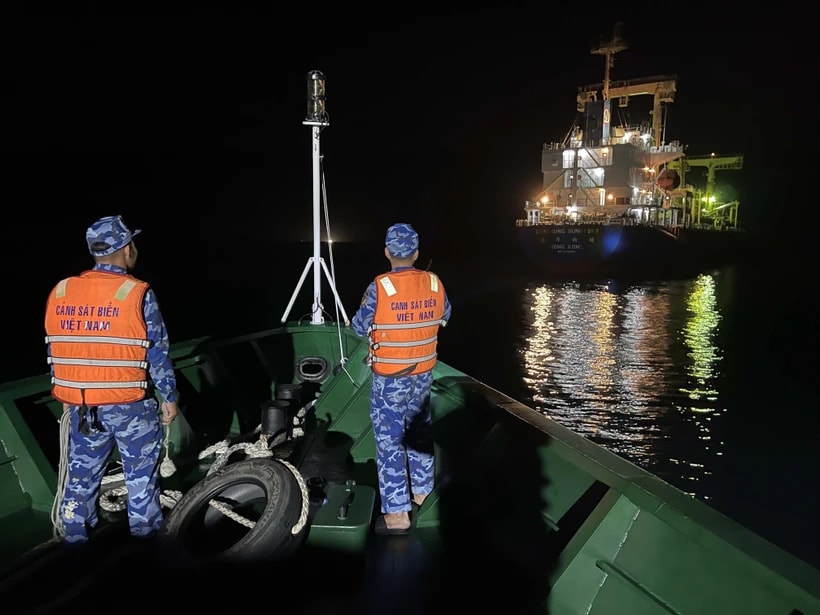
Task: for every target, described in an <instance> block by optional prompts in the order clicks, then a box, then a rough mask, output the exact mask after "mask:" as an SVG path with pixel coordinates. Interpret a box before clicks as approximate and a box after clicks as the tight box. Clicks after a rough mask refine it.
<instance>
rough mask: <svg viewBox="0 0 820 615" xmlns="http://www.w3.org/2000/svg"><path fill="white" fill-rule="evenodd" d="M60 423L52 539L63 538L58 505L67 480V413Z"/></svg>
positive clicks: (69, 423)
mask: <svg viewBox="0 0 820 615" xmlns="http://www.w3.org/2000/svg"><path fill="white" fill-rule="evenodd" d="M59 423H60V460H59V463H58V466H57V490H56V493H55V494H54V502H53V503H52V505H51V525H52V527H53V528H54V537H55V538H62V537H63V536H65V525H63V518H62V516H61V515H60V504H61V503H62V501H63V494H64V493H65V484H66V480H68V432H69V430H70V425H71V417H70V416H69V413H68V412H66V411H63V413H62V415H60V419H59Z"/></svg>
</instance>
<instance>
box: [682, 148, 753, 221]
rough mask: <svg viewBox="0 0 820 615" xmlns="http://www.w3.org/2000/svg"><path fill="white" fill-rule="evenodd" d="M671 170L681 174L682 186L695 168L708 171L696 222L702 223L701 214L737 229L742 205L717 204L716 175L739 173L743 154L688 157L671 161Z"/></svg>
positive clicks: (695, 214)
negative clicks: (739, 209) (721, 220)
mask: <svg viewBox="0 0 820 615" xmlns="http://www.w3.org/2000/svg"><path fill="white" fill-rule="evenodd" d="M667 166H668V167H669V168H670V169H675V170H677V171H678V172H679V173H680V181H681V186H685V185H686V172H687V171H690V170H691V169H692V168H693V167H701V168H705V169H706V190H705V191H704V192H703V194H702V196H701V206H700V207H696V208H694V211H693V214H694V216H695V219H694V222H695V223H696V224H699V223H700V221H701V220H700V219H701V214H703V213H705V214H706V215H707V216H708V217H713V218H719V219H726V220H728V222H729V224H730V225H731V226H733V227H737V210H738V207H739V205H740V203H739V202H738V201H731V202H728V203H716V194H715V185H716V181H715V175H716V173H717V172H718V171H737V170H739V169H742V168H743V154H738V155H735V156H715V155H714V154H711V155H709V156H686V157H684V158H679V159H678V160H670V161H669V162H668V163H667Z"/></svg>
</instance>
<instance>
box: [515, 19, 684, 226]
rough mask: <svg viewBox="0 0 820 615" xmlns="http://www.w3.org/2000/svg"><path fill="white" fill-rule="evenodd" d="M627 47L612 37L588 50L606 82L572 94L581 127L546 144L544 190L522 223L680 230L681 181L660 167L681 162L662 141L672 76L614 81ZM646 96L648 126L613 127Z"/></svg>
mask: <svg viewBox="0 0 820 615" xmlns="http://www.w3.org/2000/svg"><path fill="white" fill-rule="evenodd" d="M626 48H627V45H626V44H625V43H624V41H623V40H622V39H621V37H620V35H619V33H618V30H617V29H616V32H615V35H614V36H613V37H612V39H611V40H609V41H606V42H604V43H602V44H601V45H600V46H599V47H597V48H594V49H593V50H592V53H593V54H596V55H602V56H603V57H604V66H605V72H604V81H603V82H602V83H597V84H592V85H587V86H582V87H579V88H578V93H577V96H576V102H577V111H578V113H579V114H580V121H578V122H576V123H574V124H573V126H572V128H571V129H570V131H569V133H568V134H567V136H566V138H565V139H564V141H563V142H561V143H546V144H545V145H544V149H543V151H542V155H541V171H542V173H543V187H542V190H541V193H540V194H539V195H538V197H537V198H536V199H535V200H533V201H527V203H526V205H525V212H526V220H525V222H524V223H525V224H527V225H532V224H545V223H566V222H567V221H572V222H584V221H587V222H604V221H607V220H609V219H611V218H613V217H618V216H623V217H629V218H630V220H632V221H635V222H659V223H664V224H684V223H685V211H684V209H685V205H686V203H685V202H684V201H683V200H682V199H675V198H674V195H673V193H672V191H673V190H675V189H677V188H678V187H679V175H678V174H677V173H675V172H673V171H671V170H668V169H664V168H663V167H664V165H666V164H667V163H668V162H670V161H672V160H676V159H679V158H681V157H682V156H683V155H684V150H683V146H682V145H681V144H680V143H679V142H677V141H672V142H669V143H667V142H665V140H664V132H665V106H666V105H668V104H669V103H672V102H674V99H675V92H676V78H675V76H673V75H660V76H655V77H648V78H641V79H631V80H625V81H612V80H611V79H610V71H611V69H612V67H613V66H614V58H615V54H617V53H618V52H620V51H623V50H624V49H626ZM637 96H651V97H652V109H651V114H650V116H651V119H650V120H647V121H645V122H642V123H637V124H634V125H629V124H624V123H617V124H616V122H613V118H614V116H615V115H617V114H618V111H619V110H622V109H625V108H626V107H627V106H628V105H629V102H630V99H632V98H634V97H637Z"/></svg>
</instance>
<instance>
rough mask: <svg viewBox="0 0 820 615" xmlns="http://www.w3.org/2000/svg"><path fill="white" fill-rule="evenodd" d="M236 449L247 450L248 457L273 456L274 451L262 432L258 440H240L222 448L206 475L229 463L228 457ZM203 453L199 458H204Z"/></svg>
mask: <svg viewBox="0 0 820 615" xmlns="http://www.w3.org/2000/svg"><path fill="white" fill-rule="evenodd" d="M236 451H245V454H246V455H247V456H248V457H253V458H257V457H272V456H273V451H271V450H270V449H269V448H268V438H267V436H266V435H265V434H260V435H259V439H258V440H256V442H238V443H237V444H234V445H233V446H229V447H228V448H226V449H224V450H220V451H219V452H218V453H217V455H216V459H214V462H213V463H212V464H211V467H210V468H208V472H207V474H206V476H210V475H211V474H214V473H215V472H217V471H219V470H221V469H222V466H224V465H225V463H227V461H228V459H229V458H230V456H231V455H233V454H234V453H235V452H236ZM202 457H203V455H202V453H200V455H199V458H200V459H202Z"/></svg>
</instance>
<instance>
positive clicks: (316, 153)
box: [282, 70, 350, 325]
mask: <svg viewBox="0 0 820 615" xmlns="http://www.w3.org/2000/svg"><path fill="white" fill-rule="evenodd" d="M302 124H304V125H305V126H310V127H311V134H312V139H311V143H312V147H313V256H311V257H310V258H309V259H308V261H307V263H306V264H305V269H304V270H303V271H302V277H301V278H299V282H297V284H296V288H295V289H294V291H293V295H292V296H291V298H290V302H289V303H288V307H287V308H285V313H284V314H283V315H282V322H283V323H284V322H285V321H286V320H287V319H288V314H289V313H290V310H291V308H292V307H293V302H294V301H296V296H297V295H298V294H299V291H300V290H301V288H302V283H303V282H304V281H305V278H306V277H307V274H308V272H309V271H310V270H311V268H312V269H313V306H312V307H311V311H310V313H311V319H310V323H311V324H313V325H320V324H322V323H323V322H324V317H323V316H322V312H323V307H322V271H324V273H325V276H326V278H327V281H328V283H329V284H330V290H331V291H332V292H333V297H334V299H335V300H336V306H337V307H338V308H339V309H340V310H341V312H342V316H343V317H344V320H345V325H349V324H350V321H349V320H348V318H347V314H346V313H345V310H344V307H343V306H342V300H341V299H340V298H339V293H338V292H337V291H336V285H335V284H334V283H333V278H332V277H331V275H330V273H329V272H328V270H327V265H326V264H325V261H324V259H323V258H322V257H321V256H320V250H319V244H320V239H321V237H320V235H321V225H320V217H321V208H320V203H321V198H322V196H321V183H320V167H321V160H322V155H321V153H320V148H319V133H320V132H321V130H322V128H325V127H326V126H329V125H330V118H329V117H328V114H327V109H326V102H325V75H324V74H323V73H322V72H321V71H318V70H312V71H310V72H309V73H308V74H307V116H306V117H305V120H304V121H303V122H302Z"/></svg>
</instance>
